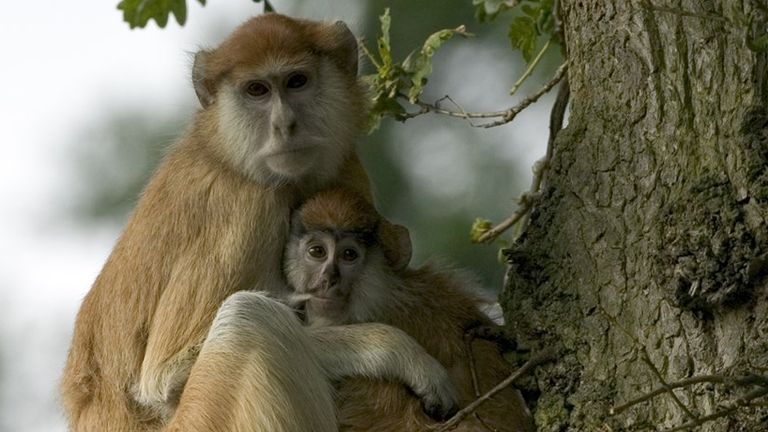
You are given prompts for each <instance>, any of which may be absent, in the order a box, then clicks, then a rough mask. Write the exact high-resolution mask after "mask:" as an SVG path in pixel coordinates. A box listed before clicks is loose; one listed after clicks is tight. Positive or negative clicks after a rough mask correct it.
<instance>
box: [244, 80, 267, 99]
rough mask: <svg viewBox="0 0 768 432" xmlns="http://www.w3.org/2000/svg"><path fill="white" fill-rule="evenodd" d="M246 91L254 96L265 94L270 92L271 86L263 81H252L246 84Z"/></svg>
mask: <svg viewBox="0 0 768 432" xmlns="http://www.w3.org/2000/svg"><path fill="white" fill-rule="evenodd" d="M245 92H246V93H248V94H249V95H251V96H254V97H260V96H264V95H265V94H267V93H269V86H267V85H266V84H264V83H263V82H261V81H251V82H249V83H248V84H246V86H245Z"/></svg>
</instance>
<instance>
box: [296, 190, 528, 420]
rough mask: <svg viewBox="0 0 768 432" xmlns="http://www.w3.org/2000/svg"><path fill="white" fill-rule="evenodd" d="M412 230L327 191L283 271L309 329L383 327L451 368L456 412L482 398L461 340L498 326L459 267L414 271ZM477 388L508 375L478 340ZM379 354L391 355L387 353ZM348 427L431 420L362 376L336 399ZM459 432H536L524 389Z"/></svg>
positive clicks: (299, 219) (401, 395)
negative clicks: (478, 329) (457, 397)
mask: <svg viewBox="0 0 768 432" xmlns="http://www.w3.org/2000/svg"><path fill="white" fill-rule="evenodd" d="M410 257H411V243H410V237H409V234H408V231H407V229H405V228H404V227H401V226H398V225H394V224H392V223H390V222H388V221H387V220H385V219H384V218H382V217H381V216H380V215H379V214H378V212H377V211H376V209H375V208H374V207H373V206H372V205H371V204H370V203H368V201H366V200H365V199H364V198H363V197H361V196H359V195H357V194H356V193H355V192H352V191H350V190H348V189H343V188H335V189H328V190H325V191H322V192H320V193H318V194H317V195H315V196H314V197H312V198H310V199H309V200H308V201H307V202H306V203H305V204H304V205H303V206H302V207H300V208H299V209H298V210H297V211H296V212H295V214H294V217H293V220H292V230H291V238H290V240H289V242H288V246H287V249H286V256H285V267H286V275H287V278H288V282H289V284H290V285H291V286H292V288H293V289H294V293H293V294H292V297H291V301H292V303H293V304H294V305H297V306H300V307H301V308H302V309H303V313H304V314H305V316H304V319H305V321H306V322H307V324H308V325H310V326H313V327H314V326H327V325H339V324H352V323H363V322H379V323H385V324H389V325H392V326H395V327H398V328H400V329H402V330H403V331H405V332H406V333H408V334H409V335H411V336H412V337H413V338H414V339H416V341H417V342H419V343H420V344H421V345H422V346H423V347H424V348H425V350H426V351H427V352H428V353H429V354H431V355H432V356H434V357H435V358H436V359H437V360H438V361H439V362H440V363H441V364H442V365H443V366H445V368H446V369H447V370H448V372H449V374H450V376H451V378H452V380H453V381H454V383H455V384H456V386H457V387H458V389H459V393H460V401H459V402H460V406H465V405H467V404H468V403H469V402H471V401H473V400H474V399H476V393H475V391H476V390H475V385H474V384H473V379H472V371H471V366H470V354H469V353H468V350H467V346H466V343H465V342H464V334H465V332H466V331H467V330H468V329H469V328H473V327H476V326H481V325H492V323H491V321H490V320H489V319H488V318H487V317H486V316H485V315H484V314H483V313H482V312H481V311H480V310H479V309H478V302H479V300H480V299H479V296H478V295H477V294H473V293H472V289H471V287H472V282H471V281H470V280H469V278H467V277H466V276H464V275H462V274H461V273H458V272H455V271H449V270H444V269H438V268H435V267H434V266H432V265H427V266H424V267H422V268H418V269H412V268H409V267H408V262H409V261H410ZM471 349H472V356H473V357H474V359H475V365H476V375H477V383H478V387H479V388H478V389H477V390H478V391H479V392H480V393H481V394H482V393H484V392H486V391H488V390H489V389H490V388H492V387H493V386H494V385H496V384H497V383H498V382H500V381H501V380H503V379H504V378H505V377H506V376H508V375H509V373H510V371H509V368H508V365H507V364H506V362H505V361H504V359H503V358H502V356H501V354H500V352H499V349H498V347H497V346H496V345H495V344H493V343H491V342H488V341H484V340H475V341H474V342H473V343H472V347H471ZM374 355H386V352H385V351H382V352H381V353H374ZM337 406H338V410H339V411H338V414H339V425H340V430H342V431H406V430H407V431H423V430H428V429H429V428H430V427H434V425H435V421H434V420H433V419H431V418H430V417H428V416H427V415H425V414H424V412H423V410H422V409H421V407H420V402H419V399H418V398H417V397H415V396H414V395H413V394H412V393H410V392H409V391H408V390H407V389H406V387H405V386H403V385H401V384H399V383H396V382H385V381H381V380H372V379H366V378H352V379H346V380H344V381H343V382H342V383H340V385H339V388H338V393H337ZM476 414H477V416H470V417H468V418H467V419H466V420H465V421H464V422H463V423H462V424H461V425H460V426H459V428H458V429H456V430H460V431H475V430H476V431H488V430H496V431H515V432H529V431H533V430H534V426H533V420H532V416H531V414H530V411H529V410H528V409H527V407H526V405H525V402H524V401H523V399H522V397H521V395H520V392H519V391H518V390H516V389H514V388H507V389H505V390H504V391H503V392H501V393H499V394H498V395H497V396H495V397H494V398H492V399H491V400H489V401H487V402H486V403H484V404H483V405H481V406H480V407H479V409H478V410H477V411H476Z"/></svg>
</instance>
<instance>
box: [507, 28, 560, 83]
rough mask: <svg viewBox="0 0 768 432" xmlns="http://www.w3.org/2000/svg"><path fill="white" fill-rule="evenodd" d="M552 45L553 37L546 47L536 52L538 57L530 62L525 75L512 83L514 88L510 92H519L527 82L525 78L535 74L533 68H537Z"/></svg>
mask: <svg viewBox="0 0 768 432" xmlns="http://www.w3.org/2000/svg"><path fill="white" fill-rule="evenodd" d="M550 45H552V39H550V40H548V41H547V43H545V44H544V47H543V48H542V49H541V51H539V53H538V54H536V57H535V58H534V59H533V61H532V62H531V63H529V64H528V68H527V69H526V70H525V72H524V73H523V75H521V76H520V78H518V79H517V81H515V83H514V84H513V85H512V88H511V89H510V90H509V94H510V95H513V94H515V93H517V89H519V88H520V86H521V85H523V83H524V82H525V80H527V79H528V77H530V76H531V74H533V70H534V69H536V66H538V65H539V62H541V59H543V58H544V53H545V52H547V50H548V49H549V46H550Z"/></svg>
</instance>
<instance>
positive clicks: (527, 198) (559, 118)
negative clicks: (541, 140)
mask: <svg viewBox="0 0 768 432" xmlns="http://www.w3.org/2000/svg"><path fill="white" fill-rule="evenodd" d="M570 95H571V91H570V86H569V85H568V78H565V79H564V80H563V81H562V84H560V88H559V89H558V91H557V97H556V98H555V104H554V105H553V106H552V112H551V114H550V117H549V140H548V141H547V152H546V154H545V155H544V158H543V159H541V160H539V161H538V162H536V164H535V165H534V168H533V179H532V181H531V187H530V189H529V190H528V193H526V194H523V195H522V196H521V197H520V200H519V203H520V207H519V208H518V209H517V210H516V211H515V212H514V213H512V216H510V217H508V218H507V219H505V220H504V221H502V222H501V223H499V224H498V225H496V226H495V227H493V228H491V229H489V230H488V231H486V232H484V233H483V234H482V235H481V236H480V237H479V238H478V239H477V242H478V243H491V242H492V241H494V240H496V238H498V237H499V236H500V235H501V234H502V233H504V232H505V231H506V230H508V229H509V228H511V227H513V226H514V225H515V224H516V223H518V222H519V221H520V220H522V219H523V218H524V217H525V216H527V215H528V213H530V210H531V208H532V207H533V204H534V202H535V200H534V197H536V196H538V193H539V191H541V185H542V183H543V181H544V174H545V172H546V171H547V170H548V169H549V164H550V162H551V160H552V154H553V153H554V148H555V138H556V137H557V134H558V132H560V130H562V129H563V121H564V119H565V109H566V108H567V107H568V101H569V99H570Z"/></svg>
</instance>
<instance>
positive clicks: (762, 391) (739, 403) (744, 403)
mask: <svg viewBox="0 0 768 432" xmlns="http://www.w3.org/2000/svg"><path fill="white" fill-rule="evenodd" d="M767 394H768V387H764V388H759V389H755V390H753V391H751V392H749V393H747V394H746V395H744V396H743V397H740V398H738V399H736V401H735V402H734V404H733V405H732V406H730V407H726V408H725V409H722V410H720V411H716V412H714V413H712V414H709V415H706V416H704V417H699V418H696V419H694V420H693V421H690V422H688V423H686V424H684V425H680V426H678V427H675V428H672V429H667V430H665V431H664V432H678V431H683V430H689V429H692V428H694V427H696V426H701V425H703V424H704V423H706V422H709V421H712V420H716V419H719V418H722V417H725V416H727V415H730V414H733V413H734V412H736V411H738V410H739V409H741V408H744V407H749V406H751V404H750V402H751V401H752V400H754V399H757V398H760V397H763V396H765V395H767Z"/></svg>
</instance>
